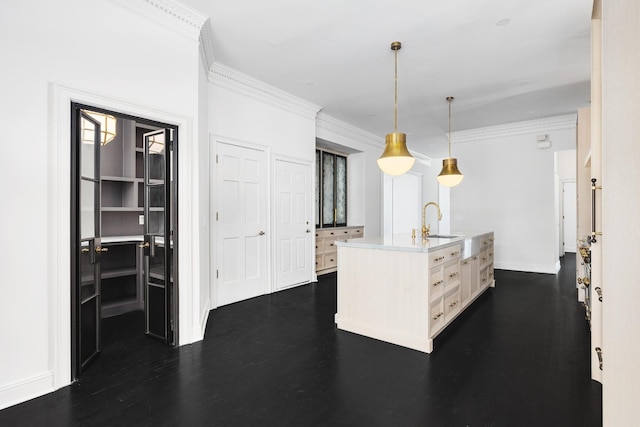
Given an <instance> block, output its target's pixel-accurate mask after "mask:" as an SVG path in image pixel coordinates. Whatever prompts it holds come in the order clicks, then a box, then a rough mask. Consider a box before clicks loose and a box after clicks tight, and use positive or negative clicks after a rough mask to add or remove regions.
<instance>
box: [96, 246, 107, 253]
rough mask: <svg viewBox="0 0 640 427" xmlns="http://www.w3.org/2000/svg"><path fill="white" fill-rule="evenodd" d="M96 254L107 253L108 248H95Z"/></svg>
mask: <svg viewBox="0 0 640 427" xmlns="http://www.w3.org/2000/svg"><path fill="white" fill-rule="evenodd" d="M96 252H109V248H103V247H102V246H96Z"/></svg>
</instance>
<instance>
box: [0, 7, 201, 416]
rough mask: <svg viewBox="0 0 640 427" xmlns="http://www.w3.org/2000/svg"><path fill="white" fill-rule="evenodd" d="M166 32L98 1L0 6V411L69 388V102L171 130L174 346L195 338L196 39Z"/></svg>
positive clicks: (186, 31) (189, 28)
mask: <svg viewBox="0 0 640 427" xmlns="http://www.w3.org/2000/svg"><path fill="white" fill-rule="evenodd" d="M129 3H130V4H133V3H135V4H136V5H137V6H138V7H139V8H141V9H140V10H142V9H144V8H145V7H146V8H152V9H153V8H154V6H152V5H149V4H148V3H145V2H141V1H138V2H129ZM174 21H175V23H174ZM167 22H169V23H172V24H175V26H176V28H178V30H174V29H171V26H170V25H167ZM167 22H164V23H161V22H160V21H159V20H151V19H148V18H147V17H145V16H144V15H143V14H139V13H135V12H133V11H132V10H130V9H129V8H127V7H125V6H123V4H118V3H116V2H114V1H106V0H97V1H94V2H92V3H91V7H87V6H86V3H85V2H82V1H79V0H59V1H56V2H41V1H33V0H31V1H30V0H26V1H20V2H18V1H10V2H8V3H7V2H5V3H3V5H2V13H0V53H1V54H2V58H3V64H5V67H3V73H2V79H0V93H2V96H1V97H0V117H2V125H3V126H2V128H3V140H4V141H5V144H3V149H4V151H3V155H2V156H0V192H1V194H2V196H3V206H5V209H3V210H2V214H1V215H2V223H3V224H5V230H4V232H3V245H2V249H1V251H2V254H1V255H0V263H1V264H0V270H1V271H2V280H1V281H0V288H1V289H0V291H1V294H2V298H0V341H1V342H2V348H3V350H2V351H0V408H2V407H5V406H8V405H11V404H13V403H15V402H18V401H22V400H25V399H27V398H30V397H34V396H36V395H40V394H43V393H46V392H48V391H51V390H53V389H55V388H57V387H60V386H63V385H65V384H67V383H68V382H69V380H70V333H69V331H70V307H69V298H68V297H67V296H68V295H69V293H70V281H69V280H70V279H69V278H70V273H69V265H70V258H69V257H70V256H69V248H70V244H69V240H70V228H69V227H70V226H69V222H70V220H69V218H70V212H69V206H70V190H69V189H70V183H69V180H70V176H69V175H70V174H69V167H70V131H69V127H70V126H69V123H70V122H69V116H70V105H69V99H70V98H73V99H78V100H80V101H96V103H100V105H98V106H100V107H106V108H111V109H114V110H117V111H122V112H127V113H134V114H137V115H142V116H143V117H147V118H151V119H156V120H160V121H169V123H172V124H178V125H179V126H180V135H179V137H180V141H179V144H180V146H179V149H180V153H181V158H180V164H179V166H180V170H182V173H181V175H180V179H181V181H180V185H181V187H180V191H181V196H184V197H183V201H187V204H186V205H180V209H181V212H180V221H181V222H180V226H181V229H182V231H183V234H182V236H184V237H185V240H182V239H181V240H180V249H179V250H180V257H181V264H180V272H179V274H180V278H181V289H180V292H181V293H180V339H181V342H185V340H186V342H188V341H189V340H192V339H194V337H193V336H192V334H193V330H194V327H193V317H192V313H193V310H194V306H195V308H196V310H197V306H198V304H199V301H195V302H194V299H193V298H196V299H197V298H198V288H199V286H198V283H199V280H200V277H199V274H198V269H199V267H198V262H199V257H198V239H197V235H198V234H199V233H198V232H197V231H196V232H193V231H192V227H191V224H192V220H194V218H195V219H196V220H197V218H198V214H197V212H198V209H199V208H198V198H197V196H196V195H197V193H196V195H193V194H192V193H191V191H192V190H191V188H194V190H193V191H197V190H196V189H197V181H198V173H199V171H198V164H197V162H196V163H195V164H190V163H191V160H192V159H193V158H197V155H198V145H197V144H195V143H194V141H195V140H196V137H195V136H194V134H195V132H194V130H193V129H194V128H195V129H197V127H198V114H197V112H198V77H197V76H198V70H197V67H198V58H199V48H198V31H197V29H194V26H193V25H190V24H193V22H191V23H189V25H187V24H186V23H184V22H183V23H180V20H178V19H175V18H169V20H168V21H167ZM196 26H197V24H196ZM192 183H194V185H193V186H191V185H190V184H192ZM183 185H187V186H186V187H183ZM192 209H194V210H195V212H196V214H195V215H193V214H192ZM195 224H196V226H195V227H194V228H197V224H198V223H197V222H196V223H195ZM194 283H195V286H194V285H193V284H194ZM183 328H184V329H183ZM195 329H197V328H195ZM195 339H198V338H197V337H195Z"/></svg>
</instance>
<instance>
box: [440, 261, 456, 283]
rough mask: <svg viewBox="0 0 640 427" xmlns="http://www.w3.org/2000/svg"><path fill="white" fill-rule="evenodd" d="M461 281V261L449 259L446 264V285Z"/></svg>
mask: <svg viewBox="0 0 640 427" xmlns="http://www.w3.org/2000/svg"><path fill="white" fill-rule="evenodd" d="M458 282H460V261H458V260H455V261H449V262H448V263H446V264H445V265H444V283H445V286H450V285H452V284H455V283H458Z"/></svg>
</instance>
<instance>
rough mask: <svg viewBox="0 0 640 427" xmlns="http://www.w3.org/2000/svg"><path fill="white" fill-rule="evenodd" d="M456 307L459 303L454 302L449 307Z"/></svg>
mask: <svg viewBox="0 0 640 427" xmlns="http://www.w3.org/2000/svg"><path fill="white" fill-rule="evenodd" d="M456 305H458V301H454V302H452V303H451V304H449V307H455V306H456Z"/></svg>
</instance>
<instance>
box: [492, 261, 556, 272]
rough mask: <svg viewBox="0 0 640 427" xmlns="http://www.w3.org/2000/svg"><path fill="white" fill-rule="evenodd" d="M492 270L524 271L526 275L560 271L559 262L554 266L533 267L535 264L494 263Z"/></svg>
mask: <svg viewBox="0 0 640 427" xmlns="http://www.w3.org/2000/svg"><path fill="white" fill-rule="evenodd" d="M494 268H496V269H498V270H511V271H524V272H527V273H547V274H557V273H558V271H560V261H557V262H556V263H555V264H554V265H535V264H510V263H501V262H496V263H494Z"/></svg>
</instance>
